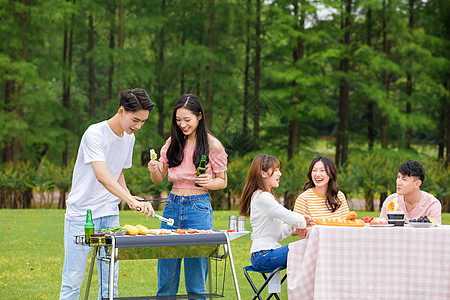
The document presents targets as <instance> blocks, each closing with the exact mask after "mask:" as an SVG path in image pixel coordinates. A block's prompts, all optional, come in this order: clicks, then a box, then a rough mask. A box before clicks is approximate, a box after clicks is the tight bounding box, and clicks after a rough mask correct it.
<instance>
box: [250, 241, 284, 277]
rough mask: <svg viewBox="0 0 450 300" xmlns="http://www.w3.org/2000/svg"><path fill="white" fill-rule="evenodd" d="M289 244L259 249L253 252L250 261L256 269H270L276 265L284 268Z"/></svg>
mask: <svg viewBox="0 0 450 300" xmlns="http://www.w3.org/2000/svg"><path fill="white" fill-rule="evenodd" d="M288 252H289V246H288V245H286V246H283V247H280V248H277V249H271V250H261V251H258V252H253V253H252V255H251V257H250V261H251V262H252V267H253V269H255V270H256V271H270V270H274V269H276V268H277V267H282V268H286V265H287V257H288Z"/></svg>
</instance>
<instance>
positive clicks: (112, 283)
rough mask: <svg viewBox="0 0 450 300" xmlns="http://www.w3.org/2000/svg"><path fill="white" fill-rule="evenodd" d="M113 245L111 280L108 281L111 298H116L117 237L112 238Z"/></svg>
mask: <svg viewBox="0 0 450 300" xmlns="http://www.w3.org/2000/svg"><path fill="white" fill-rule="evenodd" d="M111 241H112V247H111V261H110V263H109V282H108V290H109V299H110V300H113V299H114V270H115V268H114V267H115V266H114V265H115V263H116V239H115V238H114V237H113V238H112V240H111Z"/></svg>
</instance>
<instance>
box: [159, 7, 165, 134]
mask: <svg viewBox="0 0 450 300" xmlns="http://www.w3.org/2000/svg"><path fill="white" fill-rule="evenodd" d="M165 10H166V0H163V1H162V3H161V16H165ZM164 27H165V24H163V25H162V26H161V29H160V31H159V52H158V96H159V99H158V104H159V105H158V134H159V136H160V137H162V138H164V49H165V46H166V45H165V43H166V40H165V36H164Z"/></svg>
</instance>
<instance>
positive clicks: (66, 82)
mask: <svg viewBox="0 0 450 300" xmlns="http://www.w3.org/2000/svg"><path fill="white" fill-rule="evenodd" d="M66 1H67V2H72V3H73V4H75V1H76V0H66ZM74 19H75V14H72V16H71V18H70V22H69V24H67V23H65V24H64V45H63V76H62V77H63V80H62V81H63V82H62V84H63V107H64V109H65V110H66V111H67V112H69V111H70V84H71V75H70V74H71V71H72V56H73V55H72V52H73V24H74ZM63 128H64V129H65V130H66V131H69V116H66V117H65V118H64V119H63ZM63 139H64V141H63V142H64V148H63V152H62V166H63V167H65V166H67V164H68V151H69V141H68V137H67V135H66V134H65V135H64V137H63ZM65 192H66V191H62V192H61V193H60V197H59V203H58V208H65V205H66V203H65V200H66V199H65V194H66V193H65Z"/></svg>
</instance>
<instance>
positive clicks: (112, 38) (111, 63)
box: [100, 2, 116, 111]
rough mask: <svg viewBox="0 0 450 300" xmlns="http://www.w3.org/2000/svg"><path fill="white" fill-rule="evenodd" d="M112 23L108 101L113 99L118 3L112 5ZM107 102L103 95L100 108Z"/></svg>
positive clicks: (110, 31) (110, 30)
mask: <svg viewBox="0 0 450 300" xmlns="http://www.w3.org/2000/svg"><path fill="white" fill-rule="evenodd" d="M110 12H111V24H110V29H109V68H108V98H107V99H108V100H107V101H108V102H109V101H111V100H112V99H113V80H114V47H115V41H114V39H115V33H116V24H115V23H116V22H115V20H116V3H115V2H114V3H112V4H111V6H110ZM104 108H105V103H104V102H103V97H100V109H101V110H102V111H103V109H104Z"/></svg>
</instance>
